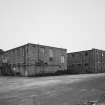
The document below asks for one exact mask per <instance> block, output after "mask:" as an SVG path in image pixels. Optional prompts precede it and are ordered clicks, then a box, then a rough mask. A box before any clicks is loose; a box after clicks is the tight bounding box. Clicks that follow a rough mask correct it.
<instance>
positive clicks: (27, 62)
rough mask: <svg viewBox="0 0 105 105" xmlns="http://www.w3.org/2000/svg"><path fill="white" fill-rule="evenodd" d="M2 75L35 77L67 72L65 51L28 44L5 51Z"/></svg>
mask: <svg viewBox="0 0 105 105" xmlns="http://www.w3.org/2000/svg"><path fill="white" fill-rule="evenodd" d="M1 61H2V65H3V66H2V69H1V71H2V73H3V74H7V75H8V73H9V74H12V73H13V74H16V75H17V74H18V75H21V76H35V75H41V74H49V73H56V72H58V71H64V70H67V52H66V49H63V48H56V47H50V46H44V45H39V44H31V43H28V44H26V45H23V46H20V47H17V48H13V49H10V50H8V51H5V52H4V53H3V55H2V56H1Z"/></svg>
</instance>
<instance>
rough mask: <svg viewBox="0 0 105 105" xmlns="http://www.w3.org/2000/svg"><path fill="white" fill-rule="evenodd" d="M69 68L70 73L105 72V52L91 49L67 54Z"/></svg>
mask: <svg viewBox="0 0 105 105" xmlns="http://www.w3.org/2000/svg"><path fill="white" fill-rule="evenodd" d="M67 62H68V64H67V68H68V72H70V73H102V72H105V51H103V50H98V49H91V50H86V51H79V52H73V53H68V54H67Z"/></svg>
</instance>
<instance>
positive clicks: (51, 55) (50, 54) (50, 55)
mask: <svg viewBox="0 0 105 105" xmlns="http://www.w3.org/2000/svg"><path fill="white" fill-rule="evenodd" d="M49 57H50V58H53V50H52V49H49Z"/></svg>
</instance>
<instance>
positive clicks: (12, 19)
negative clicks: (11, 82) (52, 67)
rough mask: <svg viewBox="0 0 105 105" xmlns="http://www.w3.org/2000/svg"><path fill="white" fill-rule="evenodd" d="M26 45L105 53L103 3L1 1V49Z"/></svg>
mask: <svg viewBox="0 0 105 105" xmlns="http://www.w3.org/2000/svg"><path fill="white" fill-rule="evenodd" d="M27 43H35V44H37V43H38V44H41V45H48V46H54V47H61V48H66V49H68V52H70V51H80V50H87V49H91V48H97V49H103V50H105V0H0V49H3V50H8V49H11V48H14V47H18V46H21V45H24V44H27Z"/></svg>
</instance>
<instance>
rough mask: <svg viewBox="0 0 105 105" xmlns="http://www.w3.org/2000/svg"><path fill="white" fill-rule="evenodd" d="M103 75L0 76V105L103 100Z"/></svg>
mask: <svg viewBox="0 0 105 105" xmlns="http://www.w3.org/2000/svg"><path fill="white" fill-rule="evenodd" d="M104 95H105V74H104V73H103V74H81V75H63V76H50V77H36V78H35V77H33V78H31V77H29V78H26V77H0V105H77V104H80V105H82V104H83V103H84V102H87V101H89V100H90V101H95V100H98V101H104V100H105V99H104V97H105V96H104Z"/></svg>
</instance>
